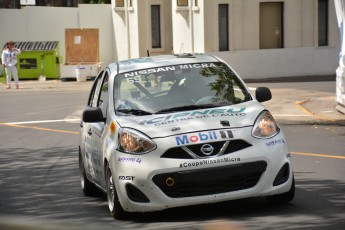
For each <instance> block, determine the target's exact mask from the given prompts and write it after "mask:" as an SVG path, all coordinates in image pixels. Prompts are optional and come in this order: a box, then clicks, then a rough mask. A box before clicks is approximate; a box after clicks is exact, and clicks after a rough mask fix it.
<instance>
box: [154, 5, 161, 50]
mask: <svg viewBox="0 0 345 230" xmlns="http://www.w3.org/2000/svg"><path fill="white" fill-rule="evenodd" d="M151 39H152V48H162V43H161V15H160V5H151Z"/></svg>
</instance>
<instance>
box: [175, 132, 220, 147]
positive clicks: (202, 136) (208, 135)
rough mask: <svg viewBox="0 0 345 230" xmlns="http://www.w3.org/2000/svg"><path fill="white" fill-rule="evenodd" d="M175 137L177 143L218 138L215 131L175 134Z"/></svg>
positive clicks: (182, 143)
mask: <svg viewBox="0 0 345 230" xmlns="http://www.w3.org/2000/svg"><path fill="white" fill-rule="evenodd" d="M175 138H176V144H177V145H185V144H189V143H198V142H204V141H209V140H217V139H218V137H217V134H216V132H215V131H211V132H203V133H196V134H185V135H181V136H177V137H175Z"/></svg>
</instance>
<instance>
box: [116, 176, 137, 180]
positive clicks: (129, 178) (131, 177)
mask: <svg viewBox="0 0 345 230" xmlns="http://www.w3.org/2000/svg"><path fill="white" fill-rule="evenodd" d="M134 178H135V177H134V176H119V180H134Z"/></svg>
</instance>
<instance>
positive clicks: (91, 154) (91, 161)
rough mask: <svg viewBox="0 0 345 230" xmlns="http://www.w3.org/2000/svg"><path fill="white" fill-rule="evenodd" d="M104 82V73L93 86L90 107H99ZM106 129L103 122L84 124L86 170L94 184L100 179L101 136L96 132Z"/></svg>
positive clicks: (101, 73)
mask: <svg viewBox="0 0 345 230" xmlns="http://www.w3.org/2000/svg"><path fill="white" fill-rule="evenodd" d="M103 80H104V71H102V72H100V73H99V74H98V76H97V77H96V79H95V82H94V84H93V87H92V90H91V93H90V96H89V100H88V104H87V106H88V107H98V105H99V98H100V91H101V88H102V84H103ZM102 126H103V127H104V123H103V122H99V123H86V122H83V123H82V129H83V131H82V132H83V136H84V146H83V147H84V149H85V156H84V161H85V169H86V173H87V174H88V176H89V179H91V180H92V181H94V182H97V178H98V177H99V176H98V175H97V174H99V172H98V168H99V167H98V166H97V164H99V163H98V160H97V159H98V157H97V155H96V154H97V151H98V147H97V143H98V142H99V136H98V135H96V133H97V132H95V130H99V129H101V128H102Z"/></svg>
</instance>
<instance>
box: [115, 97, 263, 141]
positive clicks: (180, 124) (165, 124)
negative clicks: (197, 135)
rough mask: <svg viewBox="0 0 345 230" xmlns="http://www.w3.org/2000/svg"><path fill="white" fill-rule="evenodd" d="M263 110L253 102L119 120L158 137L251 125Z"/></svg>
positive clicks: (121, 124) (127, 117)
mask: <svg viewBox="0 0 345 230" xmlns="http://www.w3.org/2000/svg"><path fill="white" fill-rule="evenodd" d="M263 110H265V107H263V106H262V105H261V104H260V103H258V102H256V101H251V102H246V103H242V104H239V105H234V106H225V107H217V108H209V109H200V110H188V111H182V112H176V113H167V114H156V115H150V116H121V117H118V119H117V121H118V123H119V125H120V126H121V127H122V128H125V127H126V128H129V127H130V128H133V129H136V130H139V131H141V132H143V133H145V134H146V135H147V136H149V137H151V138H158V137H166V136H171V135H179V134H182V133H190V132H197V131H203V130H214V129H222V128H239V127H245V126H252V125H253V124H254V122H255V120H256V118H257V117H258V115H259V114H260V112H262V111H263Z"/></svg>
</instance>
